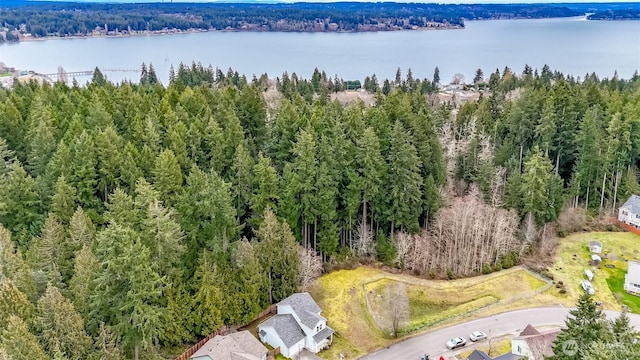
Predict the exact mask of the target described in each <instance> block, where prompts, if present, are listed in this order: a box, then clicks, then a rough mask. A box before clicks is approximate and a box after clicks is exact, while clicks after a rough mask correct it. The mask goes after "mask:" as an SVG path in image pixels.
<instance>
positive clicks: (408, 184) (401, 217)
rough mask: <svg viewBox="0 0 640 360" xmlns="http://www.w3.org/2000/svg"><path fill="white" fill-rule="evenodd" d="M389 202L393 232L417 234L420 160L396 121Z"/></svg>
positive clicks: (392, 146)
mask: <svg viewBox="0 0 640 360" xmlns="http://www.w3.org/2000/svg"><path fill="white" fill-rule="evenodd" d="M387 166H388V169H389V172H388V176H389V178H388V185H387V194H388V200H387V201H388V203H389V210H388V213H387V219H388V221H390V222H391V230H392V232H393V231H394V229H395V228H396V227H399V228H405V229H407V230H409V231H416V230H417V229H418V228H419V225H418V217H419V216H420V213H421V199H422V183H423V179H422V176H420V159H419V158H418V154H417V152H416V148H415V147H414V146H413V144H412V143H411V138H410V134H409V133H407V131H406V130H405V129H404V127H403V126H402V124H401V123H400V122H399V121H396V123H395V125H394V127H393V133H392V134H391V147H390V149H389V154H388V156H387Z"/></svg>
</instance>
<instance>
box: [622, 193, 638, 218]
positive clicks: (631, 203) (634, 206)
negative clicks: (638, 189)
mask: <svg viewBox="0 0 640 360" xmlns="http://www.w3.org/2000/svg"><path fill="white" fill-rule="evenodd" d="M621 208H626V209H628V210H629V211H630V212H632V213H634V214H640V196H638V195H631V197H630V198H629V200H627V201H625V203H624V204H623V205H622V206H621Z"/></svg>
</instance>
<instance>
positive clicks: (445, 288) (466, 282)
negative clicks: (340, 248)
mask: <svg viewBox="0 0 640 360" xmlns="http://www.w3.org/2000/svg"><path fill="white" fill-rule="evenodd" d="M395 282H402V283H404V284H405V285H406V288H407V295H408V297H409V310H410V311H409V312H410V315H409V319H408V320H409V321H408V323H407V324H405V330H406V331H407V330H408V332H413V333H415V332H416V331H420V330H428V329H429V330H430V329H433V328H434V327H435V326H441V325H444V324H445V323H447V321H449V320H452V319H457V318H460V317H461V316H467V315H468V314H472V313H474V312H476V311H479V310H481V309H486V308H487V306H489V305H493V304H500V302H501V301H508V300H509V299H512V298H514V297H515V296H519V295H521V294H523V293H525V294H526V293H531V292H532V291H536V290H537V289H540V288H542V287H544V286H545V285H546V283H545V282H544V281H542V280H540V279H538V278H536V277H535V276H532V275H531V274H530V273H529V272H528V271H526V270H524V269H523V268H520V267H516V268H512V269H508V270H503V271H501V272H497V273H493V274H489V275H483V276H477V277H473V278H467V279H459V280H451V281H446V280H426V279H422V278H417V277H414V276H409V275H404V274H391V273H388V272H384V271H382V270H380V269H376V268H372V267H365V266H363V267H359V268H357V269H354V270H339V271H335V272H332V273H330V274H327V275H325V276H323V277H322V278H320V279H319V282H318V284H317V286H316V288H314V289H313V290H312V291H311V293H312V295H313V296H314V298H315V299H316V301H317V302H318V304H319V305H320V307H321V308H322V310H323V314H324V315H325V316H326V317H327V319H328V324H329V326H332V327H333V328H334V329H335V330H336V336H335V338H334V344H333V345H332V346H331V348H330V349H329V350H327V351H323V352H321V353H320V354H319V355H320V356H322V357H323V358H325V359H338V358H340V356H339V354H340V353H342V354H344V355H346V358H355V357H358V356H359V355H362V354H365V353H368V352H371V351H374V350H376V349H379V348H382V347H385V346H388V345H390V344H391V343H393V342H396V341H398V340H399V339H392V338H389V337H388V336H386V335H385V333H384V332H383V330H382V329H380V327H379V326H378V325H377V323H376V322H375V321H374V317H373V316H372V314H371V313H370V312H369V310H368V308H367V305H366V302H365V292H366V296H367V297H368V298H369V301H370V306H371V309H372V311H373V312H379V313H376V314H373V315H375V316H379V315H381V314H380V313H382V312H384V310H385V309H384V306H383V305H382V303H381V302H378V299H380V297H379V296H378V295H380V294H384V293H385V288H386V287H388V286H391V285H392V284H394V283H395Z"/></svg>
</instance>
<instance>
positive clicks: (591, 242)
mask: <svg viewBox="0 0 640 360" xmlns="http://www.w3.org/2000/svg"><path fill="white" fill-rule="evenodd" d="M591 246H600V247H602V243H601V242H600V241H596V240H591V241H589V247H591Z"/></svg>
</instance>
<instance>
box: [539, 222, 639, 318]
mask: <svg viewBox="0 0 640 360" xmlns="http://www.w3.org/2000/svg"><path fill="white" fill-rule="evenodd" d="M591 240H597V241H600V242H601V243H602V254H601V257H602V259H603V264H602V266H601V268H600V269H597V268H594V267H593V266H591V265H589V263H588V262H589V257H590V255H589V249H588V247H587V246H588V244H589V241H591ZM629 259H640V237H638V236H637V235H635V234H633V233H627V232H624V233H622V232H593V233H582V234H574V235H571V236H568V237H566V238H564V239H562V241H560V245H559V246H558V249H557V250H556V256H555V262H554V267H553V268H552V269H550V272H551V274H553V277H554V280H555V281H556V282H559V281H562V282H563V283H564V289H565V290H566V293H565V294H561V293H560V290H559V289H558V288H554V289H553V290H550V293H551V294H553V295H554V296H555V297H556V298H558V299H559V300H560V302H562V303H563V304H565V305H569V306H573V305H575V303H576V302H577V300H578V297H579V296H580V294H581V293H582V291H583V290H582V287H581V286H580V280H581V279H584V278H585V276H584V270H585V269H590V270H591V271H593V274H594V278H593V281H592V282H591V283H592V284H593V287H594V289H595V290H596V293H595V295H594V300H595V301H601V302H602V303H603V305H604V307H605V308H607V309H613V310H620V304H619V303H618V301H617V300H616V296H615V295H614V294H616V293H620V294H621V295H620V297H621V299H622V300H623V302H625V301H627V302H629V303H631V304H632V305H630V307H631V309H632V311H633V307H632V306H636V305H633V303H634V300H635V301H638V303H639V305H638V307H637V309H638V312H640V298H637V299H638V300H636V299H634V298H635V297H634V296H632V295H628V294H626V293H624V290H622V284H623V283H624V274H625V273H626V271H627V262H626V261H625V260H629ZM606 264H611V265H614V266H615V269H609V268H607V267H605V265H606ZM634 312H635V311H634Z"/></svg>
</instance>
